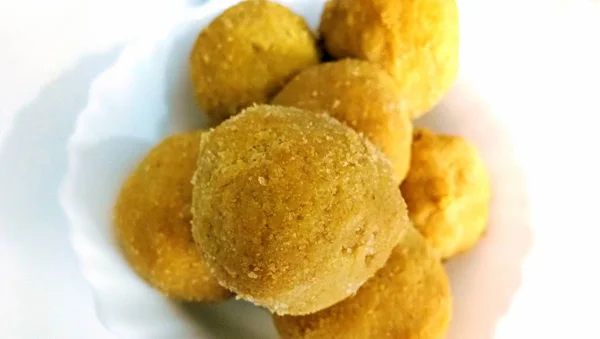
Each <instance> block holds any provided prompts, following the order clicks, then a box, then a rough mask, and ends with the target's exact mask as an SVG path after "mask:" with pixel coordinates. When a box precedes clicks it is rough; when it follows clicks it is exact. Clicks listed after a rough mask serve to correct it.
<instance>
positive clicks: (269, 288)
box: [193, 105, 410, 315]
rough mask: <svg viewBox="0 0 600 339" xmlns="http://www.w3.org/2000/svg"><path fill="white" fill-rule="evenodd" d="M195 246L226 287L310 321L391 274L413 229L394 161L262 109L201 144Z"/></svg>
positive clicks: (353, 139)
mask: <svg viewBox="0 0 600 339" xmlns="http://www.w3.org/2000/svg"><path fill="white" fill-rule="evenodd" d="M194 185H195V189H194V200H193V214H194V218H193V234H194V239H195V240H196V242H197V243H198V245H199V248H201V249H202V251H203V253H204V258H205V260H206V262H207V264H208V265H209V267H211V269H213V270H214V276H215V277H216V278H217V279H218V280H219V282H220V283H221V284H222V285H223V286H226V287H227V288H229V289H230V290H232V291H233V292H235V293H236V294H237V295H238V296H239V297H240V298H244V299H246V300H249V301H251V302H254V303H255V304H257V305H260V306H264V307H266V308H267V309H269V310H270V311H272V312H274V313H278V314H295V315H300V314H308V313H312V312H316V311H318V310H321V309H323V308H325V307H328V306H330V305H332V304H334V303H336V302H338V301H340V300H342V299H344V298H346V297H347V296H349V295H352V294H353V293H355V292H356V290H357V289H358V288H359V287H360V286H361V285H362V284H363V283H364V282H365V281H366V280H367V279H368V278H370V277H371V276H372V275H373V274H374V273H375V271H377V270H378V269H379V268H381V267H382V266H383V265H384V263H385V261H386V260H387V258H388V256H389V254H390V252H391V250H392V248H393V247H394V246H395V245H396V244H397V242H398V241H399V239H400V237H401V236H402V234H403V232H404V231H405V230H406V229H407V228H408V225H409V223H410V222H409V221H408V216H407V212H406V205H405V203H404V200H403V199H402V196H401V194H400V191H399V190H398V188H397V180H396V178H395V176H394V174H393V170H392V167H391V165H390V162H389V160H388V159H387V158H386V157H385V156H384V155H383V154H382V153H381V152H380V151H379V150H377V148H376V147H375V146H373V145H372V144H371V142H369V141H368V140H367V139H366V138H364V137H363V136H361V135H359V134H358V133H356V132H355V131H353V130H352V129H351V128H349V127H347V126H345V125H343V124H341V123H340V122H339V121H337V120H335V119H334V118H332V117H330V116H328V115H327V114H316V113H312V114H311V113H309V112H306V111H304V110H300V109H297V108H289V107H282V106H268V105H260V106H254V107H251V108H248V109H246V110H245V111H244V112H242V113H241V114H239V115H237V116H235V117H233V118H231V119H229V120H227V121H225V122H224V123H223V124H221V125H220V126H218V127H216V128H215V129H214V130H212V131H211V132H210V133H207V134H206V135H204V136H203V138H202V142H201V148H200V156H199V158H198V169H197V171H196V174H195V177H194Z"/></svg>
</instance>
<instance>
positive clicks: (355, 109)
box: [272, 59, 412, 181]
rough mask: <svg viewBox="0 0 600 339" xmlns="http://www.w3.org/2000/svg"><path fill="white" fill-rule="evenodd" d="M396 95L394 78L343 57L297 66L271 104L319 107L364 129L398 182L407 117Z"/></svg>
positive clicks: (405, 155) (406, 161) (405, 160)
mask: <svg viewBox="0 0 600 339" xmlns="http://www.w3.org/2000/svg"><path fill="white" fill-rule="evenodd" d="M401 98H402V93H401V92H400V88H399V87H398V85H397V84H396V82H395V80H394V79H393V78H392V77H391V76H390V75H389V74H388V73H387V72H385V71H384V70H383V69H381V68H380V67H379V66H377V65H374V64H371V63H369V62H366V61H362V60H358V59H346V60H341V61H337V62H330V63H324V64H320V65H316V66H311V67H309V68H307V69H305V70H303V71H302V72H300V73H299V74H298V75H296V76H295V77H294V78H293V79H292V81H290V82H289V83H288V84H287V85H286V86H285V87H284V88H283V89H282V90H281V92H279V93H278V94H277V96H275V98H274V99H273V101H272V103H273V104H276V105H283V106H293V107H298V108H302V109H307V110H311V111H324V112H327V113H329V114H330V115H332V116H333V117H334V118H336V119H338V120H340V121H342V122H344V123H346V124H348V126H350V127H352V128H353V129H354V130H356V131H357V132H360V133H364V134H365V136H366V137H368V138H369V140H371V141H372V142H373V144H375V146H377V147H378V148H379V149H380V150H381V151H382V152H383V153H384V154H385V155H386V156H387V157H388V158H389V159H390V161H391V162H392V165H393V166H394V171H395V173H396V177H397V178H398V180H400V181H402V179H404V177H405V176H406V173H407V172H408V167H409V165H410V150H411V143H412V122H411V120H410V118H411V117H410V116H409V115H408V114H405V112H402V110H401V109H400V108H401V104H402V103H401Z"/></svg>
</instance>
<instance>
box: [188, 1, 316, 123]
mask: <svg viewBox="0 0 600 339" xmlns="http://www.w3.org/2000/svg"><path fill="white" fill-rule="evenodd" d="M319 58H320V55H319V51H318V48H317V45H316V41H315V37H314V35H313V34H312V32H311V31H310V29H309V27H308V26H307V24H306V22H305V21H304V19H303V18H302V17H300V16H297V15H295V14H294V13H292V12H291V11H290V10H289V9H288V8H286V7H284V6H281V5H279V4H276V3H273V2H269V1H264V0H249V1H244V2H241V3H239V4H237V5H235V6H233V7H230V8H229V9H227V10H226V11H225V12H223V14H221V15H220V16H219V17H217V18H216V19H215V20H213V21H212V22H211V23H210V24H209V25H208V26H207V27H206V28H205V29H204V30H203V31H202V32H201V33H200V35H199V36H198V39H197V40H196V44H195V46H194V49H193V51H192V54H191V57H190V62H191V64H190V67H191V76H192V82H193V84H194V89H195V94H196V98H197V101H198V104H199V105H200V108H201V109H202V110H203V111H204V112H206V113H207V114H208V115H209V116H210V117H212V118H213V120H215V121H221V120H224V119H225V118H227V117H229V116H232V115H234V114H237V113H238V112H239V111H240V110H241V109H243V108H245V107H247V106H249V105H251V104H253V103H259V104H260V103H266V102H268V101H269V100H270V99H271V98H272V96H273V95H275V94H276V93H277V91H279V90H280V89H281V87H283V85H285V83H286V82H287V81H289V79H290V78H291V77H292V76H294V75H295V74H296V73H297V72H298V71H300V70H302V69H303V68H304V67H307V66H310V65H313V64H316V63H318V62H319Z"/></svg>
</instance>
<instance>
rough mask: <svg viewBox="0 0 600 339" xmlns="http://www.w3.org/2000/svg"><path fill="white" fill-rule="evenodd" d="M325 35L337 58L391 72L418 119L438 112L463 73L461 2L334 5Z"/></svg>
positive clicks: (346, 1) (363, 0) (373, 0)
mask: <svg viewBox="0 0 600 339" xmlns="http://www.w3.org/2000/svg"><path fill="white" fill-rule="evenodd" d="M320 32H321V35H322V37H323V39H324V44H325V48H326V49H327V52H328V53H329V54H331V55H332V56H333V57H336V58H342V57H355V58H360V59H365V60H369V61H372V62H375V63H378V64H380V65H382V66H383V68H385V69H386V70H387V71H388V72H390V74H392V75H393V76H394V77H395V78H396V79H397V80H398V83H399V84H400V86H401V89H402V99H403V102H404V105H403V110H404V111H406V112H407V113H408V114H410V115H411V116H412V117H413V118H416V117H418V116H420V115H422V114H424V113H426V112H427V111H428V110H429V109H430V108H431V107H433V106H434V105H435V104H436V103H437V102H438V101H439V100H440V99H441V98H442V96H443V95H444V94H445V93H446V92H447V91H448V89H449V88H450V87H451V85H452V84H453V83H454V80H455V78H456V75H457V73H458V65H459V54H458V52H459V21H458V8H457V5H456V1H455V0H419V1H414V0H331V1H329V2H327V5H326V7H325V10H324V12H323V16H322V18H321V25H320Z"/></svg>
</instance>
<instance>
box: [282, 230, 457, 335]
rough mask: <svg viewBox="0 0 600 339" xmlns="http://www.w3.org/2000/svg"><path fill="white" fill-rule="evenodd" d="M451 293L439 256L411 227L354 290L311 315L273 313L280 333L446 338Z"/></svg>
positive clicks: (450, 308) (450, 307)
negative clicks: (373, 273) (333, 303)
mask: <svg viewBox="0 0 600 339" xmlns="http://www.w3.org/2000/svg"><path fill="white" fill-rule="evenodd" d="M451 310H452V296H451V294H450V286H449V282H448V277H447V275H446V272H445V270H444V267H443V266H442V264H441V262H440V260H439V257H438V256H437V254H436V253H435V252H434V251H433V250H432V249H431V247H430V246H429V244H427V242H426V241H425V239H423V237H422V236H421V235H420V234H419V232H418V231H417V230H415V229H414V228H412V227H410V229H409V230H408V231H407V232H406V236H405V237H404V238H403V239H402V240H401V241H400V243H399V244H398V246H396V248H394V250H393V252H392V254H391V256H390V258H389V260H388V261H387V263H386V264H385V266H384V267H383V268H382V269H381V270H379V271H378V272H377V273H376V274H375V276H374V277H373V278H371V279H370V280H369V281H367V283H365V284H364V286H363V287H361V288H360V289H359V290H358V292H357V293H356V295H355V296H353V297H351V298H348V299H346V300H344V301H342V302H340V303H338V304H336V305H334V306H332V307H330V308H328V309H325V310H322V311H320V312H317V313H314V314H310V315H307V316H301V317H293V316H283V317H280V316H274V322H275V326H276V327H277V330H278V331H279V334H280V335H281V338H282V339H321V338H328V339H367V338H391V339H442V338H445V337H446V332H447V329H448V324H449V322H450V314H451Z"/></svg>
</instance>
